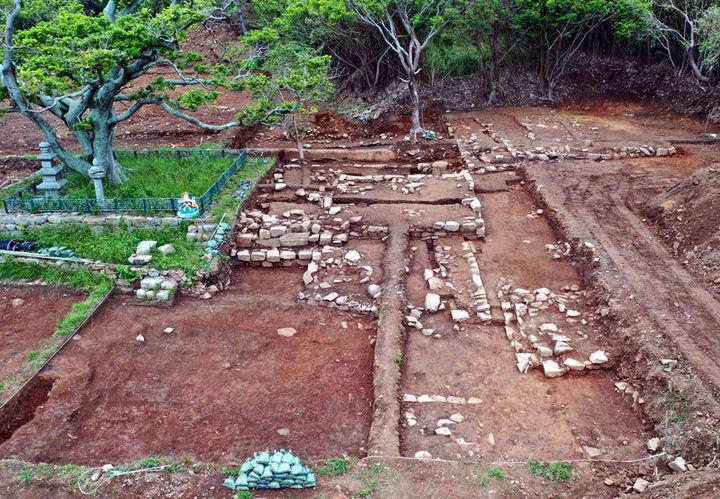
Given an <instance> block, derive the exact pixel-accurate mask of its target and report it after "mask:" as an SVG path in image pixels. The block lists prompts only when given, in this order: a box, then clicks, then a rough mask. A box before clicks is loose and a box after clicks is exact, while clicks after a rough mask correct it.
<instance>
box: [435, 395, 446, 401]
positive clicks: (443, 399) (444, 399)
mask: <svg viewBox="0 0 720 499" xmlns="http://www.w3.org/2000/svg"><path fill="white" fill-rule="evenodd" d="M432 399H433V402H447V399H446V398H445V397H443V396H442V395H433V396H432Z"/></svg>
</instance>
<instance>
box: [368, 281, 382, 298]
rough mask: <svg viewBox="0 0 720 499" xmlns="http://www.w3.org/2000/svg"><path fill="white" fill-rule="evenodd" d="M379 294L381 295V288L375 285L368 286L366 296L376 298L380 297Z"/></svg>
mask: <svg viewBox="0 0 720 499" xmlns="http://www.w3.org/2000/svg"><path fill="white" fill-rule="evenodd" d="M380 293H382V288H381V287H380V286H378V285H377V284H371V285H370V286H368V294H369V295H370V296H371V297H372V298H377V297H378V296H380Z"/></svg>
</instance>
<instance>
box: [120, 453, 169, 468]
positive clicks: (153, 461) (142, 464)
mask: <svg viewBox="0 0 720 499" xmlns="http://www.w3.org/2000/svg"><path fill="white" fill-rule="evenodd" d="M170 464H172V459H171V458H169V457H166V456H157V455H152V456H148V457H144V458H142V459H138V460H137V461H132V462H131V463H128V464H124V465H122V466H118V467H117V468H116V469H117V470H118V471H131V470H139V469H144V468H157V467H158V466H162V465H170Z"/></svg>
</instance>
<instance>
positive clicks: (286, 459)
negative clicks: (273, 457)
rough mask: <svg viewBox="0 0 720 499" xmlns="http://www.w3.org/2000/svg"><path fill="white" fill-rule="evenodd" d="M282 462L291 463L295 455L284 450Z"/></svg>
mask: <svg viewBox="0 0 720 499" xmlns="http://www.w3.org/2000/svg"><path fill="white" fill-rule="evenodd" d="M282 462H283V463H287V464H293V463H294V462H295V457H294V456H293V455H292V453H291V452H286V453H285V454H284V455H283V458H282Z"/></svg>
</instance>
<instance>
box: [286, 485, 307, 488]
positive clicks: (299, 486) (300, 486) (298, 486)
mask: <svg viewBox="0 0 720 499" xmlns="http://www.w3.org/2000/svg"><path fill="white" fill-rule="evenodd" d="M290 488H291V489H304V488H305V487H303V486H302V485H291V486H290Z"/></svg>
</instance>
